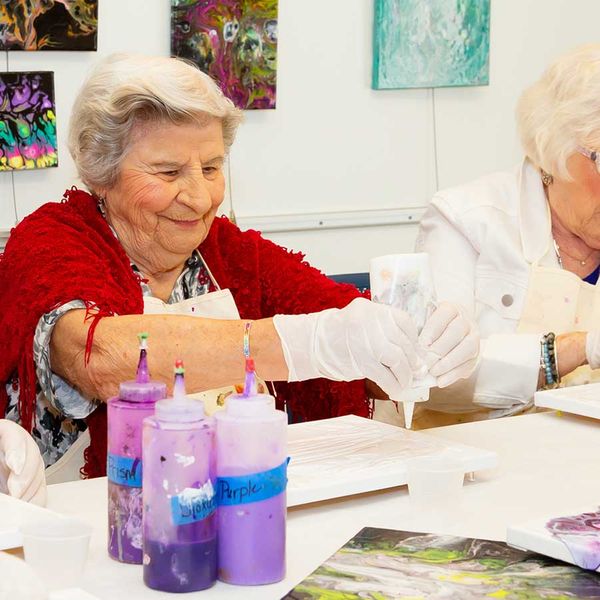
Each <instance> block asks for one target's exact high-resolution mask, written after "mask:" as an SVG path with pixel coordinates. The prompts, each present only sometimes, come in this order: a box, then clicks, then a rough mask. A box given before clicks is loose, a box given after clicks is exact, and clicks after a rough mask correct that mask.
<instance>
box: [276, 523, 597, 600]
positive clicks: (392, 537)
mask: <svg viewBox="0 0 600 600" xmlns="http://www.w3.org/2000/svg"><path fill="white" fill-rule="evenodd" d="M598 597H600V578H598V577H597V575H596V574H594V573H590V572H588V571H583V570H582V569H579V568H578V567H574V566H572V565H568V564H565V563H563V562H559V561H557V560H553V559H551V558H546V557H545V556H540V555H539V554H535V553H533V552H524V551H522V550H516V549H515V548H511V547H510V546H507V545H506V544H505V543H504V542H494V541H489V540H479V539H473V538H463V537H456V536H450V535H438V534H434V533H414V532H409V531H395V530H392V529H376V528H372V527H365V528H364V529H362V530H361V531H360V532H359V533H358V534H357V535H356V536H354V537H353V538H352V539H351V540H350V541H349V542H348V543H347V544H346V545H345V546H343V547H342V548H341V549H340V550H338V551H337V552H336V553H335V554H334V555H333V556H331V557H330V558H328V559H327V560H326V561H325V562H324V563H323V564H322V565H321V566H320V567H318V568H317V570H316V571H314V572H313V573H312V574H311V575H309V576H308V577H307V578H306V579H305V580H304V581H303V582H302V583H300V584H299V585H297V586H296V587H295V588H294V589H293V590H291V591H290V592H289V593H288V594H287V595H286V596H284V599H287V600H322V599H324V598H327V599H328V600H337V599H339V600H359V599H363V598H364V599H366V598H369V599H372V600H375V599H381V600H384V599H387V598H390V599H391V598H394V600H402V599H403V598H406V600H414V599H415V598H461V599H464V600H470V599H473V600H474V599H475V598H504V599H506V600H511V599H515V600H517V599H523V600H524V599H525V598H526V599H527V600H536V599H540V600H541V599H543V598H545V599H548V600H549V599H556V600H558V599H559V598H561V599H565V600H566V599H567V598H598Z"/></svg>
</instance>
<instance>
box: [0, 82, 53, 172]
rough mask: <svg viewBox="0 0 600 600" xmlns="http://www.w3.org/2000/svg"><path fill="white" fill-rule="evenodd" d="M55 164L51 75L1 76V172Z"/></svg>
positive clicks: (41, 167)
mask: <svg viewBox="0 0 600 600" xmlns="http://www.w3.org/2000/svg"><path fill="white" fill-rule="evenodd" d="M57 165H58V153H57V148H56V109H55V104H54V74H53V73H51V72H49V71H41V72H24V73H19V72H14V73H0V171H16V170H21V169H44V168H46V167H56V166H57Z"/></svg>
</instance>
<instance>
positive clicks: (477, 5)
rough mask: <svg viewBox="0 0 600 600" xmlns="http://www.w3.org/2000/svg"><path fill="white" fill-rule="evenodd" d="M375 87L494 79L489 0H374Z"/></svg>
mask: <svg viewBox="0 0 600 600" xmlns="http://www.w3.org/2000/svg"><path fill="white" fill-rule="evenodd" d="M373 40H374V41H373V46H374V47H373V88H374V89H377V90H383V89H398V88H423V87H448V86H468V85H487V84H488V83H489V52H490V0H429V1H428V2H423V0H375V26H374V33H373Z"/></svg>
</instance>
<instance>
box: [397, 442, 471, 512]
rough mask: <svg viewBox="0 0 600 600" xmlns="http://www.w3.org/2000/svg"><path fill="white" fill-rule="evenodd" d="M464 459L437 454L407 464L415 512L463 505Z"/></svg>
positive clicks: (410, 492)
mask: <svg viewBox="0 0 600 600" xmlns="http://www.w3.org/2000/svg"><path fill="white" fill-rule="evenodd" d="M465 471H466V469H465V466H464V462H463V460H462V459H461V458H458V457H455V456H452V455H446V454H435V455H429V456H419V457H417V458H412V459H410V460H409V461H408V462H407V482H408V493H409V494H410V501H411V504H413V505H414V506H415V507H416V508H424V509H431V508H444V509H446V508H452V507H455V506H458V505H459V504H460V501H461V498H462V489H463V483H464V478H465Z"/></svg>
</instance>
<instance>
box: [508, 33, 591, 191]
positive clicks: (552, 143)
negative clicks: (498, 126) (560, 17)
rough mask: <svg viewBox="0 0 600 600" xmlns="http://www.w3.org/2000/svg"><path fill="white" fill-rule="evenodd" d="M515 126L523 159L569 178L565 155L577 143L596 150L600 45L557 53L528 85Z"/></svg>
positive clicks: (566, 155)
mask: <svg viewBox="0 0 600 600" xmlns="http://www.w3.org/2000/svg"><path fill="white" fill-rule="evenodd" d="M517 125H518V129H519V135H520V137H521V144H522V145H523V149H524V150H525V154H526V155H527V157H528V158H529V159H530V160H531V161H532V162H533V163H534V165H535V166H536V167H538V168H541V169H543V170H544V171H546V172H547V173H552V174H553V175H557V176H559V177H560V178H562V179H566V180H569V179H571V175H570V174H569V171H568V169H567V159H568V158H569V157H570V156H571V155H572V154H574V153H575V152H576V151H577V146H583V147H585V148H589V149H591V150H599V151H600V44H588V45H586V46H581V47H579V48H576V49H575V50H573V51H571V52H569V53H568V54H565V55H564V56H561V57H560V58H559V59H558V60H556V61H555V62H554V63H553V64H552V65H551V66H550V67H549V68H548V69H547V70H546V72H545V73H544V74H543V75H542V77H541V78H540V79H539V80H538V81H537V82H536V83H534V84H533V85H532V86H530V87H529V88H527V89H526V90H525V91H524V92H523V94H522V95H521V98H520V100H519V102H518V104H517Z"/></svg>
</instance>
